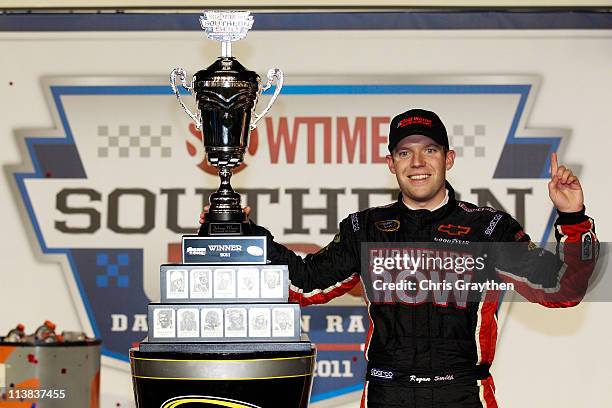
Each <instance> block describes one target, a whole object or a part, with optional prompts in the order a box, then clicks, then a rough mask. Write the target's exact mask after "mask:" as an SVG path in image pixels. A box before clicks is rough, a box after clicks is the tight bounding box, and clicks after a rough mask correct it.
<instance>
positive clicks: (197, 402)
mask: <svg viewBox="0 0 612 408" xmlns="http://www.w3.org/2000/svg"><path fill="white" fill-rule="evenodd" d="M219 407H226V408H261V407H259V406H257V405H253V404H249V403H248V402H243V401H237V400H232V399H227V398H219V397H210V396H198V395H185V396H182V397H175V398H172V399H169V400H168V401H166V402H164V403H163V404H162V405H161V407H160V408H219Z"/></svg>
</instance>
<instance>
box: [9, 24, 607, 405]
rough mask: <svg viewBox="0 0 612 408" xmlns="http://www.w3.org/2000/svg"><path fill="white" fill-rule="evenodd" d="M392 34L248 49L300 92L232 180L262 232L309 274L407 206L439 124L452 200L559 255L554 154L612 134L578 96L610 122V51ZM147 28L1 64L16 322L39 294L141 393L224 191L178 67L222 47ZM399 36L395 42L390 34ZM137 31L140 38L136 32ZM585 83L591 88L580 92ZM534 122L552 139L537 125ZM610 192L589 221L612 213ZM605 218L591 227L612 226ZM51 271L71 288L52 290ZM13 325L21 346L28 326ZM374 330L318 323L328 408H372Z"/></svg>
mask: <svg viewBox="0 0 612 408" xmlns="http://www.w3.org/2000/svg"><path fill="white" fill-rule="evenodd" d="M363 14H372V13H363ZM383 14H384V13H383ZM383 14H381V15H380V16H379V17H378V18H379V19H380V20H375V22H377V24H378V25H380V27H379V26H376V27H370V26H367V27H364V26H360V25H359V24H355V26H353V27H352V28H351V29H350V30H346V31H343V32H339V31H333V30H331V31H324V30H323V29H327V30H329V29H330V27H318V28H317V27H316V26H315V27H314V28H313V27H309V29H308V30H302V31H300V30H292V29H291V27H290V25H289V23H288V22H287V20H286V17H283V16H282V15H278V18H279V19H284V20H282V21H285V24H287V26H286V27H277V29H275V28H274V26H272V28H270V21H274V20H273V17H274V14H268V15H266V18H267V19H264V21H265V22H266V24H268V26H267V27H268V28H267V29H266V30H262V31H257V21H258V20H257V19H258V17H257V15H256V16H255V19H256V25H255V31H254V32H252V33H250V34H249V41H245V42H244V44H243V43H239V44H237V45H236V47H235V50H234V54H235V55H236V56H237V57H238V58H240V60H241V62H242V63H244V64H245V65H246V66H248V67H250V68H251V69H255V70H258V71H260V75H262V74H263V72H261V71H262V70H263V69H265V68H266V67H267V65H269V61H274V63H275V64H276V65H278V66H279V67H280V68H282V69H283V71H284V72H285V75H286V77H285V85H284V87H283V89H282V92H281V95H280V96H279V99H278V100H277V102H276V104H275V105H274V107H273V109H272V110H271V112H270V113H269V115H268V116H267V117H266V118H265V119H264V120H262V121H261V122H260V124H259V126H258V128H257V129H256V130H254V131H253V132H252V133H251V137H250V144H249V147H248V152H247V154H246V157H245V163H244V164H243V165H242V166H241V167H239V168H238V169H236V170H235V171H234V176H233V178H232V185H233V187H234V188H235V189H236V191H238V192H240V193H241V194H242V200H243V203H244V204H248V205H249V206H251V208H252V212H251V218H252V219H253V220H254V221H256V222H257V223H258V224H261V225H263V226H265V227H267V228H268V229H269V230H270V231H272V233H273V234H274V235H275V237H276V240H277V241H279V242H281V243H284V244H286V245H287V246H289V247H290V248H292V249H293V250H295V251H297V252H299V253H301V254H306V253H311V252H314V251H316V250H318V249H320V248H321V247H322V246H324V245H325V244H326V243H327V242H329V241H330V240H331V239H332V237H333V234H335V232H336V231H337V226H338V223H339V221H341V220H342V219H343V218H344V217H346V216H347V215H348V214H349V213H351V212H355V211H357V210H359V209H364V208H367V207H371V206H376V205H384V204H388V203H389V202H391V201H394V200H396V199H397V193H398V191H397V184H396V181H395V178H394V176H393V175H391V174H390V173H389V170H388V168H387V164H386V160H385V155H386V154H387V153H388V152H387V133H388V127H389V123H390V120H391V118H392V117H393V116H395V115H396V114H397V113H400V112H403V111H405V110H407V109H410V108H413V107H421V108H425V109H430V110H433V111H435V112H437V113H438V114H439V116H440V117H441V118H442V120H443V121H444V123H445V125H446V128H447V130H448V133H449V139H450V144H451V148H453V149H454V150H455V151H456V154H457V159H456V165H455V167H454V168H453V169H452V170H450V172H449V174H448V176H449V181H450V182H451V184H452V185H453V187H454V188H455V190H456V191H457V192H458V194H459V195H460V198H461V199H463V200H466V201H471V202H474V203H476V204H478V205H482V206H484V205H488V206H492V207H495V208H498V209H500V210H504V211H507V212H509V213H511V214H512V215H513V216H514V217H515V218H517V219H518V220H519V222H521V223H522V224H523V225H524V226H525V229H526V231H528V232H529V234H530V235H531V237H532V239H533V240H534V241H543V242H546V241H549V240H551V239H554V238H553V237H552V235H551V228H552V224H553V222H554V220H555V217H556V212H555V211H553V210H554V209H553V207H552V204H551V202H550V200H549V199H548V190H547V183H548V180H549V176H548V171H549V166H550V163H549V159H550V154H551V153H552V152H559V154H560V157H561V159H562V160H563V159H564V158H566V157H567V154H566V153H567V151H568V150H567V149H566V147H567V146H569V143H570V140H573V139H574V138H575V137H580V138H585V140H591V141H592V140H594V139H593V138H594V136H595V134H596V133H597V131H598V130H597V129H598V126H600V125H597V123H595V122H594V121H592V120H590V119H588V118H586V119H585V117H584V116H585V115H587V114H588V112H589V109H588V108H587V107H584V106H582V105H580V104H579V105H575V104H573V102H575V101H573V100H572V99H573V98H574V97H575V92H576V91H577V90H579V91H580V92H583V94H582V96H581V98H582V100H583V101H590V102H591V103H592V104H593V106H594V107H593V109H595V110H596V111H599V110H603V109H604V108H603V106H605V105H606V103H605V101H606V98H607V102H608V105H607V106H609V92H604V89H607V90H608V91H609V90H610V89H612V79H611V78H610V76H609V75H607V77H606V75H605V74H604V68H603V67H602V68H601V71H600V69H599V68H597V67H592V68H589V69H591V71H589V72H584V71H582V68H583V67H585V66H587V65H588V64H587V63H586V62H584V59H585V58H586V59H588V58H591V57H592V58H601V61H602V62H601V64H602V65H603V66H607V67H608V68H609V67H610V62H611V60H610V57H609V50H610V46H611V45H612V44H611V40H610V35H609V34H610V32H609V31H608V30H604V29H601V30H600V31H597V32H595V31H593V32H592V33H593V34H589V35H588V36H587V35H586V34H584V31H582V30H575V31H571V30H564V31H547V30H541V31H532V30H525V31H521V30H520V28H522V27H520V26H518V27H515V28H516V29H514V30H505V31H503V33H502V31H501V30H473V29H474V28H482V27H455V28H463V29H456V30H454V31H452V32H451V31H448V30H435V29H432V30H424V29H422V28H424V27H420V28H421V29H419V30H411V29H406V28H405V27H397V24H396V23H393V21H397V19H395V20H393V19H390V18H389V17H388V16H384V15H383ZM397 14H398V15H399V16H400V17H401V13H397ZM270 16H272V17H270ZM359 16H360V13H355V14H354V16H353V17H354V18H355V19H357V20H350V21H361V20H359V18H360V17H359ZM5 17H6V16H5ZM5 17H3V18H5ZM162 17H163V19H169V18H170V17H168V15H165V14H164V15H162ZM566 17H567V18H569V17H568V16H566ZM16 18H17V17H16ZM18 18H19V19H23V18H24V17H23V16H20V17H18ZM64 18H66V19H67V18H72V17H67V16H64ZM86 18H89V19H91V18H92V17H91V16H87V17H86ZM143 18H144V17H142V16H140V15H139V16H134V17H132V19H131V20H130V19H129V18H127V19H125V21H124V23H123V24H124V25H123V26H122V27H123V30H125V31H121V32H107V31H106V30H100V31H99V32H88V33H84V32H83V31H76V30H74V31H72V32H55V33H42V32H18V31H10V30H7V29H6V27H5V29H4V30H2V31H4V32H1V33H0V52H2V53H3V55H8V56H10V58H7V59H6V60H5V61H4V62H3V64H2V66H1V67H0V72H1V73H2V79H3V81H4V82H5V83H6V84H8V83H9V82H10V85H6V87H7V91H6V92H3V94H2V95H1V96H0V101H2V104H1V106H3V107H4V108H3V110H4V111H3V114H2V118H1V120H0V132H2V137H3V140H4V144H6V145H10V144H11V143H13V144H14V146H13V147H12V149H5V152H3V153H2V161H3V164H4V168H5V173H6V175H7V180H8V181H9V183H8V186H10V188H9V187H7V188H5V190H4V191H3V193H4V194H3V197H4V198H3V199H2V213H3V215H2V217H3V218H2V220H3V221H6V222H5V225H7V227H9V228H8V229H7V233H5V235H4V237H3V241H2V246H3V258H4V259H6V262H7V266H9V269H10V267H13V268H17V265H19V264H21V263H23V265H24V266H27V267H23V268H21V267H20V269H21V271H20V275H19V276H17V275H12V276H10V279H8V280H7V279H6V278H5V284H4V285H2V288H0V298H2V299H3V300H2V301H1V307H2V308H3V309H4V308H8V307H10V305H12V304H15V303H18V301H17V299H18V296H19V295H18V294H16V293H11V292H14V288H15V287H26V286H28V285H32V282H36V283H37V284H34V285H32V287H28V291H31V295H32V296H33V299H34V303H32V305H31V306H30V305H29V304H24V305H23V306H22V307H21V306H20V309H22V311H21V313H23V315H24V316H25V317H21V316H20V317H18V318H19V319H22V320H26V321H29V320H41V321H42V320H43V319H44V318H52V319H53V318H55V319H56V320H61V319H65V321H66V324H70V323H73V324H80V325H81V327H82V328H83V329H85V330H86V331H89V333H90V334H93V335H95V336H96V337H100V338H101V339H102V340H103V345H102V355H103V356H104V359H103V364H104V365H105V366H107V367H113V368H116V369H119V370H123V371H124V372H126V373H127V371H128V370H129V363H128V361H129V358H128V350H129V348H130V347H133V346H134V345H135V344H137V343H138V342H139V341H141V340H142V339H143V338H144V336H145V335H146V332H147V321H146V310H147V309H146V305H147V304H148V303H149V302H152V301H156V300H158V299H159V296H160V295H159V265H160V264H162V263H169V262H180V256H181V243H180V236H181V235H182V234H192V233H195V232H196V231H197V228H198V223H197V220H198V216H199V213H200V211H201V209H202V206H203V205H204V204H206V203H208V195H209V194H210V193H211V192H213V191H215V190H216V188H217V186H218V176H217V173H216V171H215V169H214V168H212V167H210V166H209V165H208V164H207V162H206V161H205V160H203V146H202V142H201V139H202V137H201V134H200V132H199V131H198V130H197V129H196V128H195V126H194V125H193V124H192V123H191V122H190V120H189V118H187V116H186V115H184V113H183V112H182V111H181V110H180V109H179V107H178V105H177V103H176V98H175V97H174V95H173V92H172V90H171V88H170V85H169V78H168V75H169V73H170V71H171V69H172V68H174V67H175V66H184V67H186V68H188V69H187V71H188V72H192V73H193V72H195V71H196V70H197V69H199V68H202V67H204V66H207V65H209V63H210V62H212V61H213V59H214V56H215V54H216V53H217V52H218V49H217V48H218V47H217V46H216V45H215V44H208V43H207V42H206V41H204V39H203V35H202V34H200V33H197V32H196V31H191V30H190V29H185V31H175V30H174V29H172V28H167V27H166V28H159V20H156V17H155V16H154V15H152V16H147V17H146V19H145V20H143ZM183 18H184V16H181V17H177V20H176V21H177V22H181V21H183V20H182V19H183ZM271 18H272V20H270V19H271ZM398 18H399V17H398ZM509 18H510V17H509ZM512 18H513V19H514V18H516V17H515V16H512ZM580 18H583V17H580ZM597 18H598V19H600V17H599V16H598V17H597ZM49 21H50V20H48V21H47V23H46V24H51V23H50V22H49ZM72 21H78V19H77V20H72ZM101 21H106V20H104V19H102V20H101ZM143 21H148V22H149V23H150V24H151V25H152V26H153V27H156V28H157V29H159V30H160V31H149V30H147V29H146V27H143V24H144V23H143ZM164 21H166V20H164ZM325 21H327V20H325ZM363 21H370V20H365V19H364V20H363ZM385 21H386V22H387V23H389V24H391V25H390V26H388V27H389V28H393V30H384V29H382V28H384V24H383V23H384V22H385ZM423 21H426V20H423ZM432 21H438V23H439V22H440V21H444V20H435V19H433V20H432ZM525 21H526V20H525ZM529 21H531V20H529ZM597 21H598V24H603V25H604V26H605V25H606V24H608V23H609V22H610V21H612V20H611V19H610V18H608V19H607V20H605V21H604V22H603V23H602V22H601V21H600V20H597ZM602 21H603V20H602ZM130 22H131V23H134V24H135V25H137V26H138V27H139V28H138V30H133V31H129V30H130V24H131V23H130ZM298 23H299V24H302V23H303V18H302V19H298V20H296V24H298ZM94 24H95V23H94ZM342 24H346V21H345V22H344V23H342ZM363 24H365V23H363ZM530 24H531V23H530ZM94 28H95V27H94ZM430 28H437V27H430ZM446 28H448V27H446ZM528 28H533V27H531V26H530V27H528ZM540 28H547V27H540ZM554 28H556V27H554ZM599 28H604V27H599ZM68 29H69V28H68ZM161 30H169V31H175V32H172V33H169V32H165V31H161ZM31 31H36V30H34V29H32V30H31ZM50 31H53V30H52V29H50ZM597 33H602V34H601V35H599V34H597ZM604 33H605V34H606V35H607V36H606V35H604ZM567 48H570V49H571V52H574V51H575V52H576V53H578V54H580V56H582V57H584V58H578V59H579V60H581V61H583V62H580V64H583V65H581V66H560V65H561V61H565V58H566V57H567V54H568V50H567ZM604 51H606V52H607V54H605V55H601V53H603V52H604ZM571 52H570V53H571ZM544 53H546V55H544ZM39 59H40V60H42V63H41V62H40V61H39ZM606 64H607V65H606ZM608 73H609V71H608ZM578 74H580V75H582V77H581V80H582V81H583V82H584V85H581V84H579V83H575V82H574V81H573V80H568V79H575V78H576V76H577V75H578ZM602 81H603V82H602ZM564 86H567V87H568V88H569V89H567V88H566V89H562V87H564ZM272 92H273V89H270V90H269V91H267V92H266V93H265V94H264V96H263V97H262V99H263V103H264V104H265V103H267V100H268V98H269V97H270V95H271V94H272ZM541 94H544V95H543V96H542V99H543V100H541V96H540V95H541ZM184 100H186V101H187V102H192V100H191V99H190V98H189V97H186V95H184ZM600 105H603V106H600ZM192 107H193V105H192ZM532 112H538V114H539V115H540V116H539V117H540V118H541V119H540V120H538V121H534V120H532V119H530V115H531V113H532ZM608 115H609V113H608ZM593 116H596V115H593ZM608 123H609V120H608ZM12 135H16V138H14V137H13V136H12ZM589 138H591V139H589ZM14 140H16V142H14ZM581 140H582V139H581ZM608 143H609V142H608ZM583 151H584V150H581V151H580V152H583ZM595 154H598V153H595ZM601 154H603V153H601ZM577 157H579V156H578V155H576V156H572V157H571V159H572V160H574V162H573V163H570V164H573V166H572V168H573V169H576V172H577V173H579V174H580V172H581V166H580V165H578V166H576V165H575V164H576V162H579V164H581V165H584V166H588V163H587V162H586V158H585V157H581V158H577ZM247 168H248V170H246V171H243V170H245V169H247ZM588 184H589V183H588V182H587V181H585V182H583V185H585V186H588ZM593 190H595V189H592V190H591V191H588V193H589V196H588V197H587V205H589V203H591V202H593V201H597V200H598V199H602V200H603V196H604V194H603V193H597V192H596V191H593ZM597 194H599V196H598V195H597ZM589 208H591V207H589ZM600 208H604V207H600ZM602 212H603V210H602ZM602 212H600V213H599V214H593V211H590V210H589V214H590V215H592V216H594V217H596V218H597V222H598V223H599V225H601V224H602V223H604V222H605V217H604V214H603V213H602ZM608 221H609V220H608ZM494 227H495V226H493V228H494ZM9 231H10V232H9ZM600 232H601V231H600ZM604 234H605V233H604ZM600 239H601V240H602V241H603V240H605V237H602V236H600ZM7 250H8V252H5V251H7ZM24 259H27V262H25V261H24ZM56 265H57V266H56ZM52 267H53V268H56V269H57V270H58V271H59V270H61V273H62V274H63V278H62V277H61V274H59V273H57V274H53V273H52V274H49V270H50V269H49V268H52ZM5 276H6V275H5ZM27 282H29V283H27ZM47 283H49V285H51V286H46V285H47ZM45 287H46V288H47V289H45ZM50 288H52V290H53V292H52V294H51V293H49V294H50V295H51V296H52V298H53V299H57V302H55V301H54V304H53V305H49V307H48V309H46V310H45V313H49V316H40V315H41V313H42V312H41V308H43V306H41V303H40V302H39V301H38V300H37V299H42V297H43V296H45V294H46V293H48V292H47V290H50ZM73 310H74V311H73ZM55 315H57V316H58V317H55ZM503 315H505V314H503ZM60 316H63V317H60ZM502 318H503V317H502V316H501V315H500V321H501V320H502ZM1 323H2V324H3V325H2V326H1V327H0V329H2V330H4V329H6V331H8V329H9V326H11V325H12V324H13V322H12V321H6V319H3V320H2V322H1ZM15 323H16V322H15ZM500 326H501V324H500ZM368 327H369V318H368V313H367V309H366V307H365V306H364V302H363V300H362V297H361V290H360V288H355V289H354V290H353V291H351V293H350V294H348V295H345V296H344V297H342V298H340V299H337V300H335V301H333V302H331V303H330V304H328V305H322V306H313V307H308V308H305V309H303V317H302V329H303V330H304V332H306V333H308V334H309V336H310V338H311V340H312V341H313V342H314V343H316V344H317V347H318V354H317V367H316V378H315V381H314V387H313V391H312V396H311V402H317V403H318V404H317V405H316V406H321V407H323V406H337V405H338V404H340V403H347V402H352V401H358V400H359V398H360V395H361V389H362V387H363V381H364V374H365V361H364V357H363V348H364V343H365V342H366V337H367V335H368ZM502 334H503V332H502ZM534 368H535V367H534ZM109 375H110V376H111V377H112V376H120V375H122V374H120V373H119V372H117V371H113V372H112V373H110V374H109ZM117 378H119V377H117ZM108 381H109V384H111V383H112V380H108ZM2 386H3V385H2V384H0V387H2ZM128 387H129V385H128V386H126V388H125V392H124V390H121V391H116V390H110V386H109V389H107V390H105V388H104V383H103V388H102V394H103V402H104V398H106V401H107V402H109V403H110V402H113V403H114V402H115V401H121V402H122V403H124V402H126V401H129V400H130V399H131V396H130V395H129V392H127V391H128V389H129V388H128ZM105 391H106V393H107V394H108V396H107V397H104V393H105ZM353 404H354V405H353V406H355V404H356V402H355V403H353ZM103 405H104V404H103Z"/></svg>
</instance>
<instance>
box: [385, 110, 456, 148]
mask: <svg viewBox="0 0 612 408" xmlns="http://www.w3.org/2000/svg"><path fill="white" fill-rule="evenodd" d="M410 135H423V136H427V137H428V138H430V139H432V140H433V141H435V142H436V143H438V144H440V145H442V146H444V147H446V148H448V147H449V146H448V135H447V134H446V128H445V127H444V123H442V121H441V120H440V118H439V117H438V115H436V114H435V113H433V112H431V111H428V110H424V109H410V110H409V111H406V112H404V113H400V114H399V115H397V116H396V117H394V118H393V120H392V121H391V125H390V127H389V153H393V149H395V146H397V144H398V143H399V142H400V141H401V140H402V139H403V138H405V137H406V136H410Z"/></svg>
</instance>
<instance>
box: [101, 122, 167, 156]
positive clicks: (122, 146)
mask: <svg viewBox="0 0 612 408" xmlns="http://www.w3.org/2000/svg"><path fill="white" fill-rule="evenodd" d="M97 131H98V139H99V142H98V157H101V158H107V157H109V158H117V157H119V158H129V157H163V158H166V157H171V156H172V148H171V147H170V146H169V144H170V143H169V142H170V141H169V138H170V137H171V136H172V127H171V126H169V125H163V126H160V127H159V128H153V127H152V126H149V125H143V126H128V125H120V126H116V127H110V126H106V125H100V126H98V129H97Z"/></svg>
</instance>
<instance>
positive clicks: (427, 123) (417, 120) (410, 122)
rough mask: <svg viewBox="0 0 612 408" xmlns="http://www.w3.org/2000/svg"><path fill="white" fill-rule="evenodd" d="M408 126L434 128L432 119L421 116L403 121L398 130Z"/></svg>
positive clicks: (398, 125)
mask: <svg viewBox="0 0 612 408" xmlns="http://www.w3.org/2000/svg"><path fill="white" fill-rule="evenodd" d="M408 125H425V126H429V127H431V126H432V123H431V119H427V118H422V117H420V116H410V117H408V118H406V119H402V120H401V121H400V123H398V124H397V127H398V128H402V127H405V126H408Z"/></svg>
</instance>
